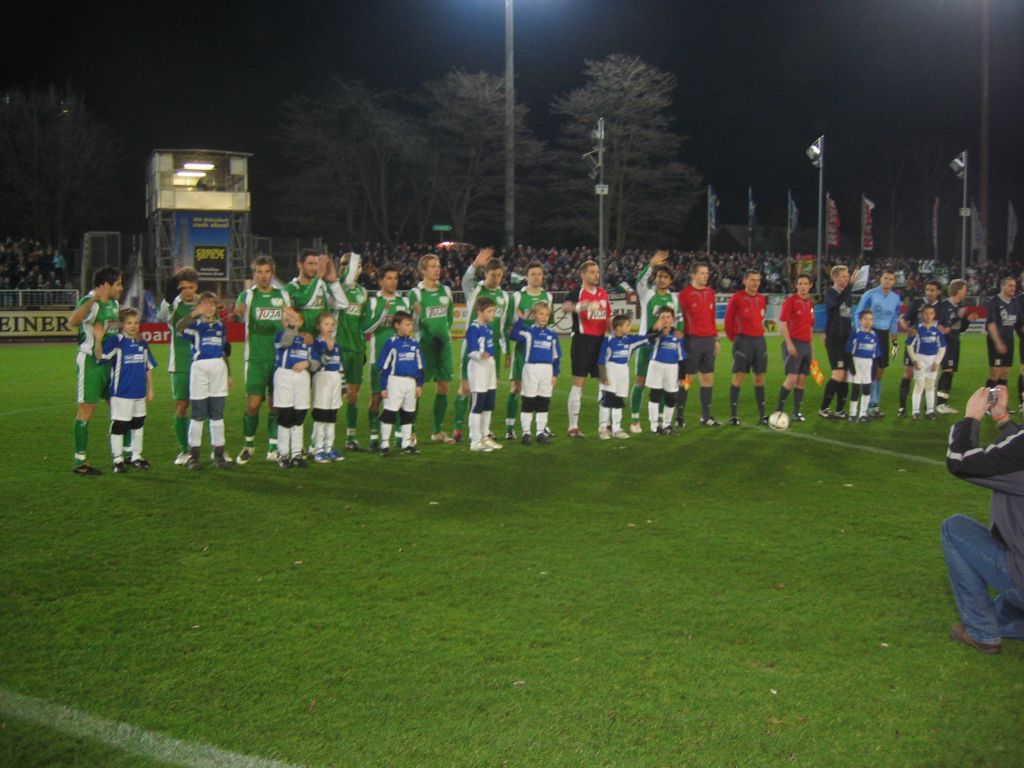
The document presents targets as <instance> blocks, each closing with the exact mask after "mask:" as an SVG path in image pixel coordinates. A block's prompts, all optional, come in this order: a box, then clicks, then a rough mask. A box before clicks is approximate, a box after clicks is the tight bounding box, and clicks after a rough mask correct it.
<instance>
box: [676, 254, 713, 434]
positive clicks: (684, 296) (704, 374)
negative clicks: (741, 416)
mask: <svg viewBox="0 0 1024 768" xmlns="http://www.w3.org/2000/svg"><path fill="white" fill-rule="evenodd" d="M710 274H711V273H710V271H709V270H708V265H707V264H705V263H704V262H702V261H695V262H694V263H693V264H692V265H691V266H690V284H689V285H688V286H686V287H685V288H683V290H681V291H680V292H679V305H680V306H681V307H682V310H683V326H684V334H685V335H684V337H683V341H684V344H685V348H686V349H685V351H686V364H685V365H684V366H683V368H682V369H681V370H682V371H683V372H685V374H686V375H688V376H692V375H693V374H697V375H698V378H699V380H700V423H701V424H703V425H704V426H705V427H720V426H722V422H720V421H719V420H718V419H716V418H715V417H714V416H712V415H711V395H712V391H713V390H712V387H713V386H714V383H715V357H716V356H717V355H718V350H719V349H720V348H721V346H722V345H721V342H719V340H718V324H717V322H716V320H715V291H714V289H713V288H710V287H709V286H708V278H709V276H710ZM680 378H682V377H680ZM687 394H688V392H687V389H686V388H685V386H684V387H683V389H682V390H681V391H680V392H679V414H678V416H677V417H676V421H677V423H678V425H679V426H680V427H685V426H686V399H687Z"/></svg>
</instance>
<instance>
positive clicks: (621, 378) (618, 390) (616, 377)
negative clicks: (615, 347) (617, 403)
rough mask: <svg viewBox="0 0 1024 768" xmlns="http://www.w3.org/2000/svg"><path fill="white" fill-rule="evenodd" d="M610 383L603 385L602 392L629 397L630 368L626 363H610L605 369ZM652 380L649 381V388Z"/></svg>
mask: <svg viewBox="0 0 1024 768" xmlns="http://www.w3.org/2000/svg"><path fill="white" fill-rule="evenodd" d="M604 371H605V374H606V375H607V376H608V383H607V384H602V385H601V391H602V392H611V393H612V394H615V395H617V396H618V397H628V396H629V366H628V365H626V364H624V363H608V364H607V365H606V366H605V367H604ZM649 381H650V380H648V386H649V385H650V383H649Z"/></svg>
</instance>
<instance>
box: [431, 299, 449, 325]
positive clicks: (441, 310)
mask: <svg viewBox="0 0 1024 768" xmlns="http://www.w3.org/2000/svg"><path fill="white" fill-rule="evenodd" d="M442 301H444V303H445V304H447V303H448V299H446V298H443V297H442ZM447 316H448V308H447V307H443V306H442V307H427V319H428V320H437V319H440V318H442V317H447Z"/></svg>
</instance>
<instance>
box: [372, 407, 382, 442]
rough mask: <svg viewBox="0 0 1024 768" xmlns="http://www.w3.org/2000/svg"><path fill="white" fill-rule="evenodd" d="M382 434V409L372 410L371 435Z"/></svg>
mask: <svg viewBox="0 0 1024 768" xmlns="http://www.w3.org/2000/svg"><path fill="white" fill-rule="evenodd" d="M374 435H378V436H379V435H380V411H370V437H373V436H374Z"/></svg>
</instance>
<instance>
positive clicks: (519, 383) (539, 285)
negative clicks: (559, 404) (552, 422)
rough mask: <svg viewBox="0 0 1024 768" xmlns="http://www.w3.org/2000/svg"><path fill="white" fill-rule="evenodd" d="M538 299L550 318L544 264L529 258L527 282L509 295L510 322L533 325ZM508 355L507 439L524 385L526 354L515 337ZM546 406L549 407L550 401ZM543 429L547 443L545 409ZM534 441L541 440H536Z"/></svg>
mask: <svg viewBox="0 0 1024 768" xmlns="http://www.w3.org/2000/svg"><path fill="white" fill-rule="evenodd" d="M540 302H544V303H545V304H547V305H548V318H549V319H550V317H551V307H553V306H554V304H553V302H552V299H551V294H550V293H548V292H547V291H546V290H544V265H543V264H541V263H540V262H539V261H531V262H530V263H529V264H528V265H527V266H526V285H524V286H523V287H522V288H520V289H519V290H518V291H516V292H515V293H513V294H512V295H511V296H510V297H509V315H508V316H509V321H510V322H513V323H514V322H516V321H517V320H522V321H523V324H524V325H525V326H530V325H532V324H533V320H532V319H531V315H530V310H531V309H533V307H535V306H537V304H539V303H540ZM552 333H553V331H552ZM511 358H512V367H511V371H510V372H509V385H508V399H507V400H506V402H505V437H506V438H508V436H509V434H512V435H514V434H515V426H516V411H517V410H518V407H519V396H520V394H521V391H522V388H523V366H525V365H526V354H525V350H524V347H523V342H522V341H516V340H515V337H514V336H513V344H512V350H511ZM524 397H525V395H524ZM531 397H534V395H531ZM547 397H548V400H549V401H550V399H551V396H550V395H548V396H547ZM548 405H549V406H550V402H549V403H548ZM537 419H538V421H539V420H540V413H539V412H537ZM543 429H544V434H545V435H546V436H547V438H548V439H546V440H544V442H545V443H547V442H550V438H551V437H552V435H551V432H550V430H548V429H547V413H546V412H545V417H544V427H543ZM524 436H525V435H524ZM537 442H541V441H540V440H539V439H538V441H537Z"/></svg>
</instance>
